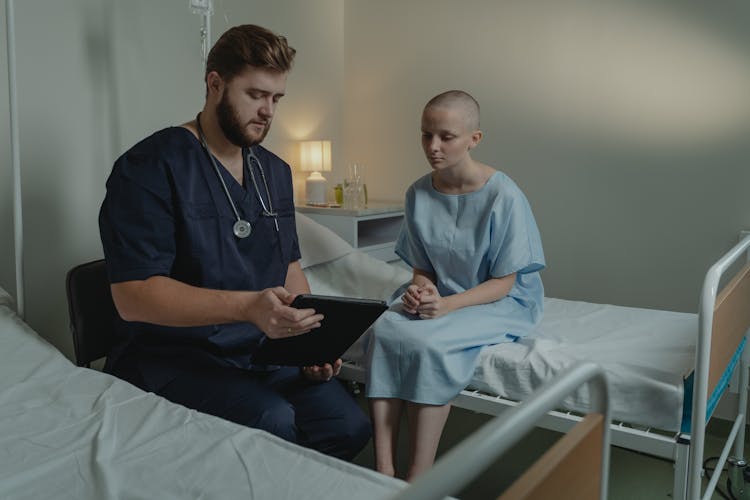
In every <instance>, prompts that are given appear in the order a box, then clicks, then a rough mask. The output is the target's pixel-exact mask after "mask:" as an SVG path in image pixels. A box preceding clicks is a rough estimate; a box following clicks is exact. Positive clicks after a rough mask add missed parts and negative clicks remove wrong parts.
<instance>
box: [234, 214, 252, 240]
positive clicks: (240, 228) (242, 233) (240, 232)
mask: <svg viewBox="0 0 750 500" xmlns="http://www.w3.org/2000/svg"><path fill="white" fill-rule="evenodd" d="M232 232H234V235H235V236H236V237H238V238H247V237H248V236H250V233H252V232H253V227H252V226H251V225H250V223H249V222H248V221H246V220H244V219H240V220H238V221H237V222H235V223H234V226H232Z"/></svg>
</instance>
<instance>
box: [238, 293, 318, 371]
mask: <svg viewBox="0 0 750 500" xmlns="http://www.w3.org/2000/svg"><path fill="white" fill-rule="evenodd" d="M295 297H296V296H295V295H294V294H291V293H289V292H288V291H287V290H286V289H285V288H283V287H280V286H278V287H276V288H267V289H265V290H263V291H262V292H259V293H258V295H257V296H256V298H255V300H254V302H253V304H250V305H249V306H248V309H249V310H248V315H250V317H251V321H252V323H254V324H255V325H256V326H257V327H258V328H260V330H261V331H262V332H263V333H265V334H266V336H267V337H268V338H271V339H280V338H284V337H292V336H295V335H301V334H303V333H307V332H309V331H310V330H312V329H313V328H318V327H319V326H320V322H321V321H322V320H323V315H322V314H316V313H315V309H297V308H295V307H291V306H290V304H291V303H292V301H293V300H294V298H295ZM328 366H330V365H328Z"/></svg>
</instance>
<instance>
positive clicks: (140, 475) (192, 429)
mask: <svg viewBox="0 0 750 500" xmlns="http://www.w3.org/2000/svg"><path fill="white" fill-rule="evenodd" d="M3 297H4V298H5V299H7V295H6V294H3V293H2V290H1V289H0V301H4V302H5V303H6V304H7V302H8V301H7V300H5V299H3ZM404 484H405V483H403V482H401V481H399V480H394V479H391V478H386V477H385V476H381V475H379V474H377V473H375V472H373V471H370V470H367V469H364V468H361V467H358V466H356V465H352V464H350V463H346V462H343V461H341V460H338V459H335V458H331V457H328V456H325V455H322V454H320V453H317V452H315V451H312V450H308V449H305V448H302V447H299V446H296V445H294V444H291V443H288V442H285V441H283V440H281V439H279V438H277V437H275V436H273V435H271V434H268V433H266V432H263V431H260V430H255V429H249V428H246V427H243V426H239V425H236V424H233V423H231V422H228V421H225V420H222V419H219V418H216V417H213V416H210V415H206V414H203V413H200V412H196V411H193V410H189V409H187V408H185V407H183V406H179V405H175V404H173V403H170V402H169V401H167V400H165V399H163V398H161V397H158V396H156V395H154V394H150V393H146V392H143V391H141V390H140V389H138V388H136V387H134V386H132V385H130V384H128V383H126V382H123V381H121V380H118V379H116V378H114V377H111V376H109V375H107V374H104V373H100V372H97V371H94V370H89V369H86V368H78V367H76V366H74V365H73V364H72V363H70V362H69V361H68V360H67V359H66V358H65V357H64V356H63V355H62V354H61V353H59V352H58V351H57V350H56V349H55V348H54V347H52V346H51V345H49V344H48V343H47V342H46V341H44V340H43V339H41V338H40V337H39V336H38V335H37V334H36V333H35V332H34V331H33V330H31V328H30V327H28V326H27V325H26V324H25V323H23V322H22V321H21V320H20V319H19V318H18V316H17V315H16V314H15V313H14V312H13V311H12V310H11V309H10V308H9V307H8V306H7V305H5V306H2V305H0V498H3V499H25V498H28V499H38V498H57V499H66V498H68V499H76V500H80V499H99V498H122V499H125V498H127V499H147V498H149V499H150V498H160V499H171V498H174V499H184V498H204V499H209V498H217V499H225V498H245V499H253V498H255V499H266V498H274V499H276V498H290V499H292V498H294V499H297V498H305V499H310V498H313V499H316V498H317V499H326V500H329V499H331V498H346V499H349V498H387V497H389V496H391V495H392V493H393V492H394V491H396V490H398V489H400V488H402V487H403V485H404Z"/></svg>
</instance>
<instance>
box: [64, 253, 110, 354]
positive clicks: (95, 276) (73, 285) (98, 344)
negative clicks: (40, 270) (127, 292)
mask: <svg viewBox="0 0 750 500" xmlns="http://www.w3.org/2000/svg"><path fill="white" fill-rule="evenodd" d="M65 291H66V293H67V296H68V314H69V315H70V332H71V333H72V334H73V347H74V348H75V355H76V364H77V365H78V366H87V367H88V366H91V362H92V361H95V360H97V359H100V358H103V357H106V356H107V354H108V353H109V350H110V348H111V347H112V344H113V343H114V328H115V319H116V318H117V310H116V309H115V304H114V302H113V301H112V292H111V291H110V288H109V280H108V278H107V270H106V268H105V265H104V259H100V260H95V261H93V262H88V263H86V264H81V265H78V266H76V267H74V268H73V269H71V270H70V271H68V276H67V279H66V280H65Z"/></svg>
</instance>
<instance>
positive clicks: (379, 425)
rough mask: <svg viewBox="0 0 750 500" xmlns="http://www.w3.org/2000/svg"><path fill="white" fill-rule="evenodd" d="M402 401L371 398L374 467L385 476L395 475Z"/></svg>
mask: <svg viewBox="0 0 750 500" xmlns="http://www.w3.org/2000/svg"><path fill="white" fill-rule="evenodd" d="M403 410H404V401H403V400H401V399H394V398H387V399H386V398H371V399H370V415H371V416H372V425H373V427H374V429H373V434H374V436H373V443H374V444H375V467H376V468H377V470H378V472H380V473H382V474H385V475H387V476H391V477H393V476H395V475H396V448H397V443H398V428H399V424H400V423H401V413H402V412H403Z"/></svg>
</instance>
